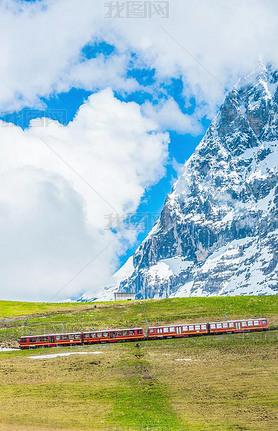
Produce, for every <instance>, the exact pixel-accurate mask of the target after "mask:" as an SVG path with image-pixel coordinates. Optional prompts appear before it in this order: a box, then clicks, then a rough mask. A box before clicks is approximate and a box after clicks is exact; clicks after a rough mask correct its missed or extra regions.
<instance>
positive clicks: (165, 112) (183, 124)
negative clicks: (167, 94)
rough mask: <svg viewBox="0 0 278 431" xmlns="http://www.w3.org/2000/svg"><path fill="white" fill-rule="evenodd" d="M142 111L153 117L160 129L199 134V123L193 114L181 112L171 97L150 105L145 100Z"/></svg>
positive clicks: (200, 129)
mask: <svg viewBox="0 0 278 431" xmlns="http://www.w3.org/2000/svg"><path fill="white" fill-rule="evenodd" d="M142 112H143V113H144V115H145V116H146V117H147V118H151V119H153V120H154V121H155V122H156V123H157V124H158V125H159V127H160V128H161V130H175V131H176V132H179V133H190V134H192V135H199V134H201V132H202V128H201V126H200V123H199V122H198V120H197V119H196V118H195V116H194V115H187V114H183V113H182V112H181V110H180V108H179V106H178V104H177V103H176V102H175V101H174V100H173V99H172V98H169V99H167V100H166V101H164V102H163V103H159V104H158V105H152V104H151V103H150V102H148V101H147V102H145V103H144V105H143V106H142Z"/></svg>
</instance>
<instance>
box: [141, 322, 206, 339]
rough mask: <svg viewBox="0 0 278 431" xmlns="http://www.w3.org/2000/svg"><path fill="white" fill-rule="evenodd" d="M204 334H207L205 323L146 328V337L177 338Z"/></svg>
mask: <svg viewBox="0 0 278 431" xmlns="http://www.w3.org/2000/svg"><path fill="white" fill-rule="evenodd" d="M204 334H208V327H207V323H187V324H179V325H168V326H152V327H150V328H149V329H148V338H173V337H175V338H179V337H186V336H191V335H195V336H196V335H204Z"/></svg>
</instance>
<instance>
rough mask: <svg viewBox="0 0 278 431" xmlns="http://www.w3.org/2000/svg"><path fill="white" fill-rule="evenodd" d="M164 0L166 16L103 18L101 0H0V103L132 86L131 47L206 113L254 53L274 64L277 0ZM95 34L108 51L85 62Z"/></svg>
mask: <svg viewBox="0 0 278 431" xmlns="http://www.w3.org/2000/svg"><path fill="white" fill-rule="evenodd" d="M115 3H116V2H115ZM121 3H122V4H124V5H125V4H126V3H125V2H121ZM169 3H170V16H169V18H167V19H162V18H160V17H159V16H153V17H152V18H148V19H132V18H126V19H117V18H114V19H112V18H111V19H109V18H108V19H107V18H104V16H105V13H106V12H107V8H106V7H105V2H103V1H102V0H94V2H92V1H91V0H80V1H78V2H76V1H75V0H55V1H53V0H45V1H41V2H36V3H27V2H26V3H24V2H21V3H19V2H16V1H11V0H9V1H6V2H5V1H3V2H1V4H0V17H1V18H0V24H1V25H0V44H1V56H0V109H2V110H3V109H4V110H5V109H16V108H18V107H22V106H27V105H29V106H30V105H32V106H33V105H34V104H36V103H37V104H38V103H39V97H40V96H47V95H49V94H51V93H53V92H59V91H67V90H69V89H70V88H71V87H72V86H76V87H81V88H86V89H89V90H90V89H93V90H94V89H101V88H104V87H105V86H107V85H109V86H111V87H112V88H115V89H117V90H122V91H131V90H133V89H134V88H136V83H135V81H134V80H132V79H127V78H126V68H127V65H128V61H129V56H130V53H131V52H136V54H137V56H138V57H139V58H140V61H141V63H142V64H145V65H147V66H149V67H154V68H155V69H156V79H157V80H164V79H167V78H169V77H173V76H181V77H182V79H183V81H184V93H185V96H186V97H190V96H192V95H194V96H195V97H196V98H197V101H198V103H199V104H200V103H204V102H206V104H207V106H206V110H203V109H202V110H198V112H197V114H198V115H203V114H204V113H206V114H208V115H210V116H211V115H213V113H214V110H215V105H216V104H218V103H220V102H221V100H222V98H223V93H224V91H225V89H227V88H230V86H231V85H232V84H234V82H235V81H236V80H237V78H238V77H239V76H241V75H242V74H246V73H248V72H250V71H251V70H252V69H253V68H255V67H256V62H257V61H258V58H259V57H260V56H261V57H262V58H263V59H264V60H265V61H271V62H273V63H274V64H276V65H278V53H277V50H276V41H277V39H278V13H277V11H278V6H277V1H276V0H266V1H264V2H262V1H261V0H253V1H252V3H251V2H250V1H249V0H234V1H233V2H231V1H230V0H222V1H218V0H210V1H209V2H208V1H207V0H194V1H193V0H187V1H185V0H169ZM19 5H20V6H19ZM19 8H20V12H18V9H19ZM102 40H105V41H107V42H109V43H111V44H113V45H114V46H115V47H116V51H115V53H114V54H113V55H111V57H110V58H107V59H105V58H104V57H103V56H101V55H100V56H99V57H97V58H95V59H91V60H87V61H86V60H85V59H84V57H83V56H82V54H81V50H82V47H84V45H86V44H88V43H92V44H93V43H94V42H96V41H102Z"/></svg>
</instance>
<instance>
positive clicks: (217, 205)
mask: <svg viewBox="0 0 278 431" xmlns="http://www.w3.org/2000/svg"><path fill="white" fill-rule="evenodd" d="M277 142H278V71H275V70H273V69H271V68H270V67H267V68H264V67H262V68H261V69H260V71H259V72H258V73H255V74H251V75H250V76H248V77H247V78H244V79H242V80H241V81H240V82H239V83H238V84H237V85H236V86H235V88H233V89H232V90H231V91H230V92H229V93H228V95H227V96H226V99H225V101H224V103H223V105H222V106H221V108H220V110H219V112H218V114H217V115H216V117H215V119H214V120H213V121H212V123H211V125H210V127H209V129H208V130H207V132H206V134H205V136H204V138H203V139H202V141H201V142H200V144H199V145H198V147H197V149H196V150H195V152H194V154H193V155H192V156H191V158H190V159H189V160H188V161H187V162H186V164H185V166H184V170H183V173H182V175H181V176H180V178H179V179H178V180H177V182H176V183H175V185H174V187H173V190H172V192H171V194H169V195H168V197H167V199H166V201H165V204H164V207H163V210H162V213H161V216H160V218H159V220H158V221H157V223H156V224H155V226H154V228H153V229H152V231H151V232H150V234H149V235H148V237H147V238H146V239H145V240H144V242H143V243H142V244H141V245H140V247H139V248H138V249H137V251H136V252H135V254H134V256H133V266H130V264H129V267H130V272H129V274H128V276H125V278H124V279H122V280H121V281H120V282H119V284H118V286H117V288H119V290H121V291H130V290H132V291H135V292H136V296H137V298H162V297H168V296H209V295H238V294H240V295H246V294H262V295H263V294H277V293H278V267H277V262H278V229H277V227H278V181H277V180H278V170H277V165H278V153H277ZM113 289H114V290H115V286H114V287H113Z"/></svg>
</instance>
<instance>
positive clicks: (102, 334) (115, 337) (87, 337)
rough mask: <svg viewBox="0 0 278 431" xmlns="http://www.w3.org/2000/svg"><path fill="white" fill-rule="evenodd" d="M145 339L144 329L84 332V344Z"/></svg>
mask: <svg viewBox="0 0 278 431" xmlns="http://www.w3.org/2000/svg"><path fill="white" fill-rule="evenodd" d="M144 338H145V335H144V331H143V329H142V328H127V329H106V330H102V331H88V332H83V343H84V344H91V343H115V342H117V341H137V340H142V339H144Z"/></svg>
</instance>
